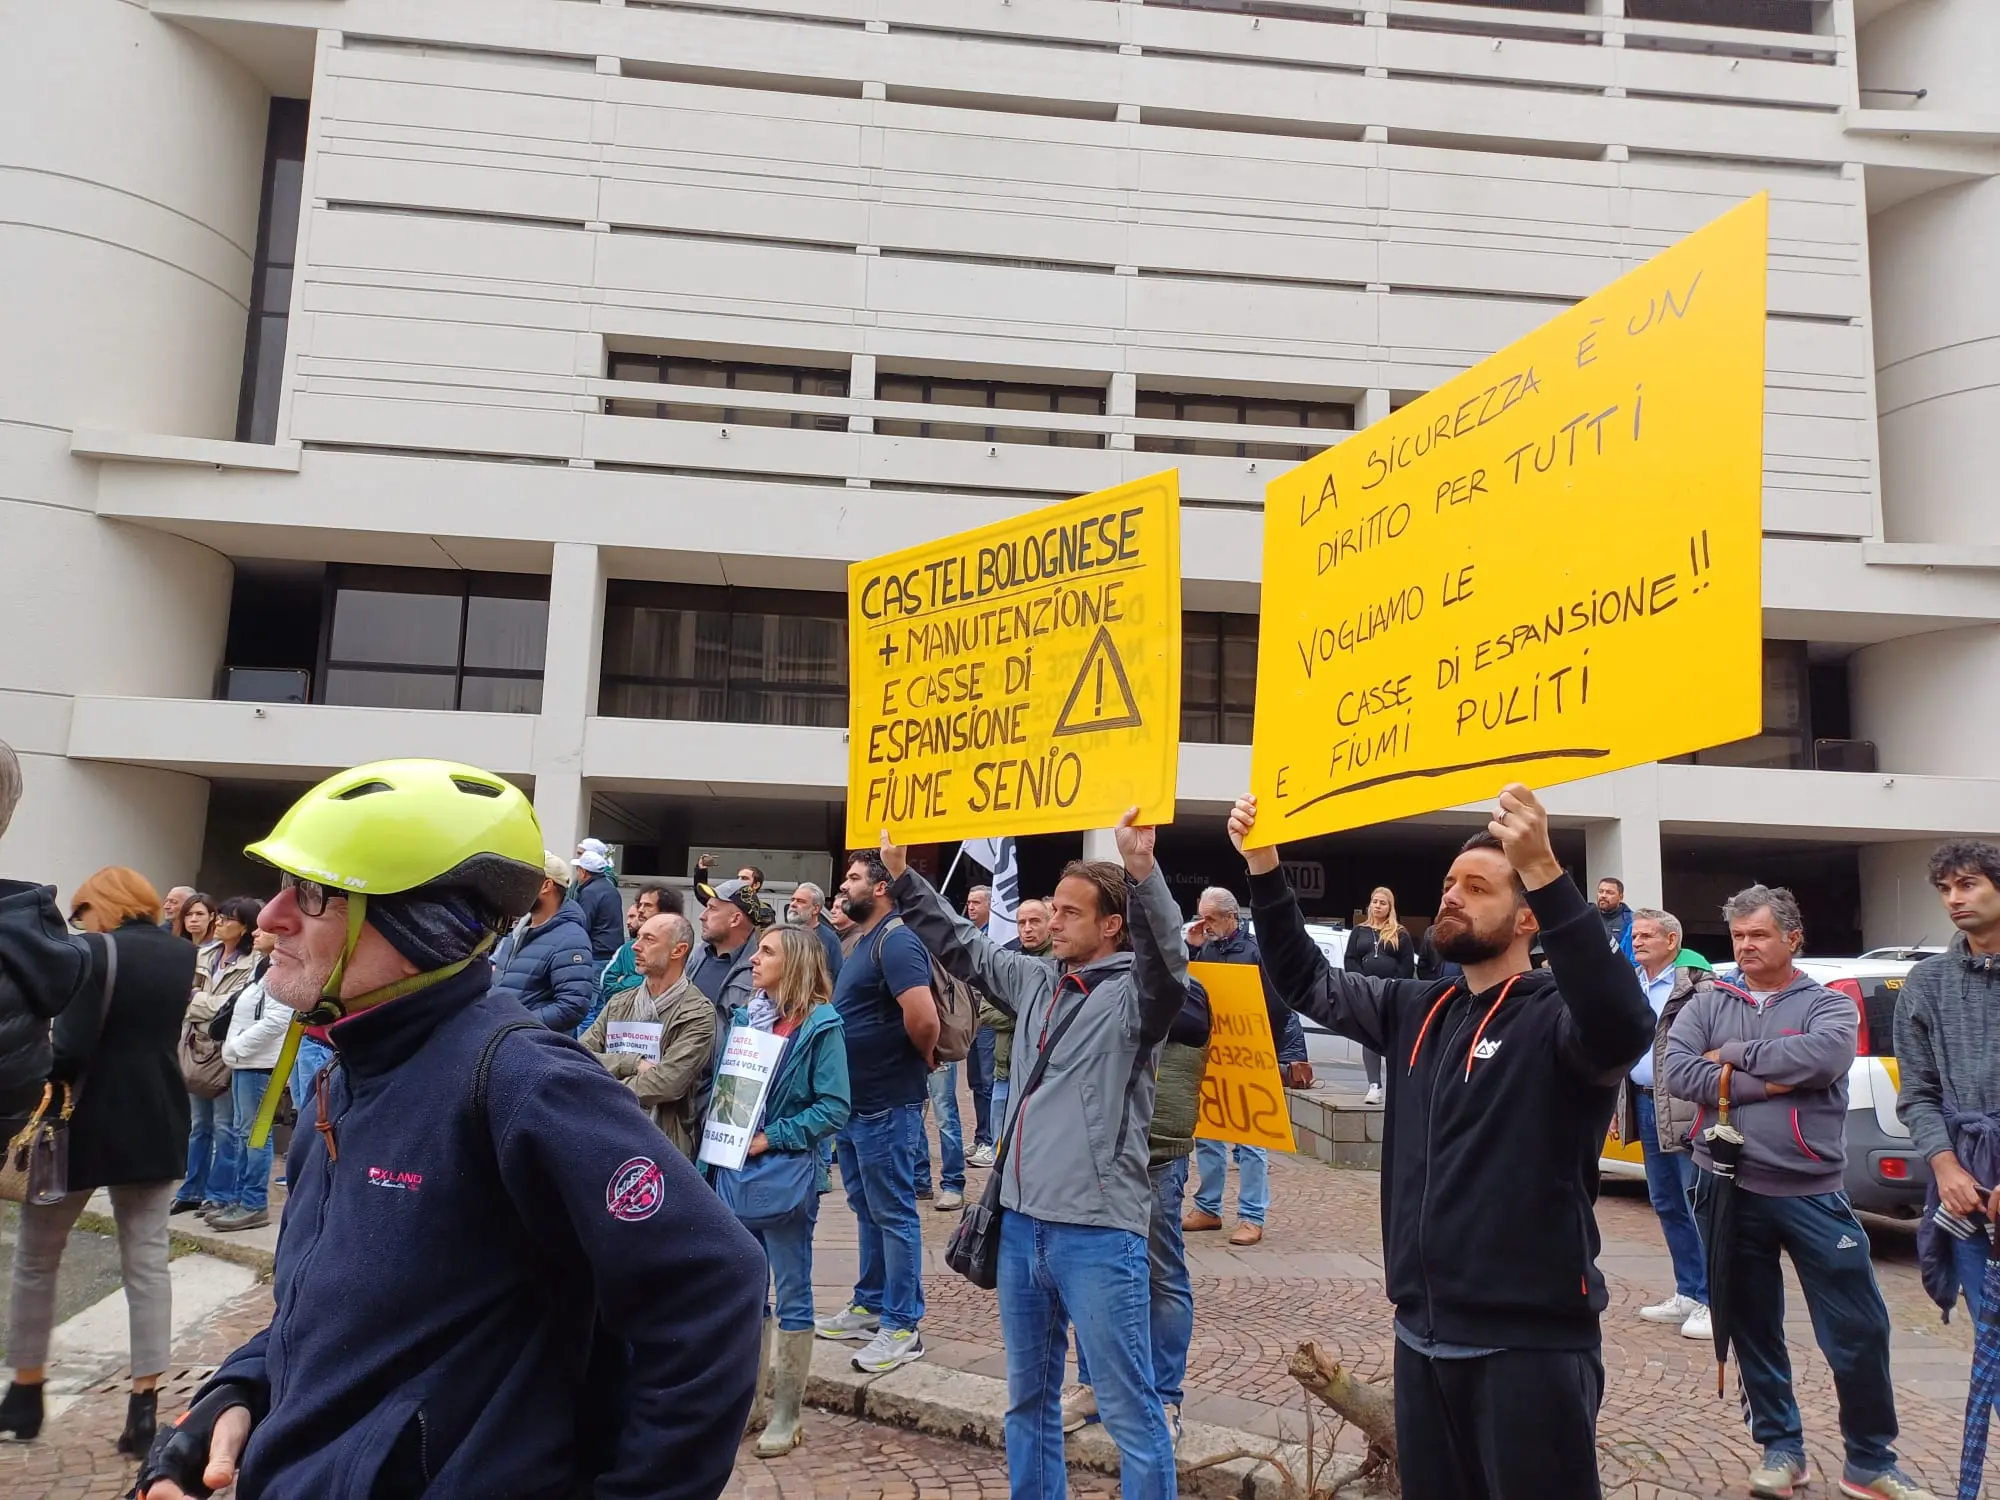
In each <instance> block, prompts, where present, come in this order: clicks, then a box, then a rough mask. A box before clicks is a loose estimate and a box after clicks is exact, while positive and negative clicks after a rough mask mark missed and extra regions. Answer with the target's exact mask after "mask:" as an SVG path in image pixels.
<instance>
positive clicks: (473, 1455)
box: [134, 760, 765, 1500]
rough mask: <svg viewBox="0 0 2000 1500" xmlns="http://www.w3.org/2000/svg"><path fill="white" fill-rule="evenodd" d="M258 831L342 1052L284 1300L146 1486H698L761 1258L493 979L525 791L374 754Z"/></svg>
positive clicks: (313, 1104) (278, 1281)
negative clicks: (266, 832) (372, 760)
mask: <svg viewBox="0 0 2000 1500" xmlns="http://www.w3.org/2000/svg"><path fill="white" fill-rule="evenodd" d="M246 852H247V853H248V854H249V855H250V856H251V857H252V858H253V859H258V860H261V861H263V862H264V863H266V864H269V865H272V866H274V867H276V869H277V870H278V871H279V872H281V874H282V876H283V888H282V889H281V890H280V891H279V893H278V895H277V896H276V897H275V898H274V899H273V900H272V901H271V902H270V903H269V904H268V905H267V906H266V907H265V908H264V910H263V913H262V915H261V916H260V918H259V925H260V926H261V927H262V928H264V929H265V930H267V931H269V932H271V933H272V934H274V935H275V937H276V939H277V945H276V947H275V949H274V950H273V952H272V954H271V965H270V968H269V970H268V971H267V973H266V976H265V986H266V989H267V991H268V992H269V993H270V995H271V996H272V997H273V998H274V999H276V1000H279V1001H281V1002H282V1003H284V1004H286V1005H289V1006H291V1007H292V1008H293V1009H294V1010H295V1011H297V1012H298V1015H299V1017H300V1020H301V1022H302V1024H304V1025H306V1026H309V1027H311V1028H313V1029H314V1030H315V1031H318V1032H319V1033H321V1034H322V1035H324V1036H325V1038H326V1039H327V1041H328V1042H329V1043H330V1044H331V1045H332V1047H333V1051H334V1058H335V1060H334V1061H333V1062H332V1063H331V1064H330V1065H329V1066H328V1067H327V1068H326V1070H325V1071H324V1072H322V1073H321V1074H320V1075H319V1077H318V1078H317V1079H316V1080H315V1082H314V1085H313V1096H314V1097H312V1098H311V1099H309V1101H308V1105H307V1108H306V1109H305V1110H302V1111H301V1120H300V1128H299V1129H298V1131H297V1132H296V1134H295V1135H294V1136H293V1145H292V1150H291V1156H290V1158H289V1161H288V1163H287V1176H288V1178H289V1180H290V1183H291V1195H290V1198H289V1201H288V1202H287V1203H286V1206H285V1228H284V1232H283V1233H282V1234H281V1235H280V1236H279V1240H278V1252H277V1266H276V1271H275V1275H274V1279H273V1293H274V1301H275V1304H276V1305H275V1308H274V1310H273V1315H272V1319H271V1323H270V1325H269V1326H268V1327H267V1328H265V1329H264V1330H263V1331H262V1332H260V1333H258V1334H256V1335H255V1336H253V1337H252V1338H251V1340H250V1341H249V1342H248V1343H247V1344H245V1345H244V1346H243V1347H242V1348H240V1349H238V1350H237V1351H236V1352H235V1353H234V1354H232V1355H230V1356H229V1357H228V1358H227V1359H226V1360H224V1361H223V1363H222V1366H221V1367H220V1368H219V1369H218V1370H217V1371H216V1373H215V1375H214V1377H213V1378H212V1379H210V1380H209V1382H208V1383H207V1384H206V1385H205V1386H204V1387H203V1388H202V1389H201V1391H200V1392H198V1393H197V1395H196V1397H195V1400H194V1404H193V1405H192V1406H191V1407H190V1408H189V1410H188V1412H187V1414H186V1415H185V1416H184V1417H183V1418H182V1419H181V1421H180V1422H179V1423H178V1424H176V1425H175V1426H174V1427H171V1428H167V1429H164V1430H162V1431H161V1433H160V1434H159V1437H158V1438H157V1440H156V1441H155V1442H154V1445H153V1448H152V1451H151V1452H150V1453H149V1454H148V1456H147V1458H146V1461H145V1463H144V1464H143V1465H142V1466H141V1468H140V1472H139V1478H138V1481H137V1485H136V1487H135V1490H134V1494H136V1495H137V1496H139V1497H140V1500H180V1497H182V1496H184V1495H186V1496H206V1495H208V1494H210V1493H211V1492H213V1491H214V1490H218V1489H221V1488H223V1487H224V1486H226V1485H229V1484H232V1483H234V1484H235V1485H236V1486H237V1491H236V1492H237V1493H238V1494H239V1495H243V1496H245V1497H254V1496H277V1495H282V1496H291V1495H334V1494H349V1493H352V1494H369V1495H392V1494H393V1495H417V1494H423V1495H429V1496H434V1497H438V1500H444V1497H450V1496H463V1497H478V1500H528V1497H535V1500H541V1497H555V1496H572V1495H592V1496H596V1497H600V1500H613V1497H632V1500H637V1497H641V1496H644V1497H648V1500H651V1497H674V1500H714V1497H715V1496H716V1495H718V1494H719V1493H720V1492H721V1490H722V1487H723V1485H724V1484H725V1483H726V1482H727V1480H728V1478H729V1472H730V1467H731V1464H732V1462H733V1460H734V1457H735V1452H736V1444H737V1441H738V1439H739V1438H740V1437H741V1435H742V1432H743V1424H744V1420H745V1418H746V1417H747V1416H748V1414H749V1410H750V1399H751V1395H752V1392H753V1389H754V1387H755V1384H756V1371H757V1357H758V1333H757V1330H758V1327H759V1324H760V1321H761V1313H762V1307H763V1301H764V1281H765V1271H764V1261H763V1256H762V1253H761V1252H760V1251H759V1249H758V1248H757V1243H756V1241H755V1240H754V1239H752V1238H751V1237H750V1236H749V1234H748V1233H747V1232H746V1231H744V1230H743V1228H742V1227H741V1226H740V1225H739V1224H738V1222H737V1220H736V1217H735V1215H733V1214H731V1213H730V1212H729V1210H728V1209H726V1208H725V1207H723V1206H722V1203H721V1201H720V1200H719V1199H717V1198H716V1197H715V1195H714V1194H713V1193H711V1192H710V1191H709V1190H708V1189H707V1187H706V1186H704V1185H703V1183H702V1181H701V1179H700V1178H699V1177H698V1176H697V1175H696V1174H695V1171H694V1169H693V1168H692V1167H691V1166H689V1165H688V1163H687V1162H686V1161H685V1160H684V1159H683V1158H682V1157H681V1156H680V1154H679V1153H678V1152H675V1151H672V1150H670V1149H668V1148H667V1144H666V1143H665V1142H664V1141H662V1140H661V1138H660V1134H659V1131H658V1129H657V1128H656V1127H655V1126H654V1124H653V1122H652V1121H651V1120H650V1119H648V1118H647V1117H646V1114H645V1112H644V1111H643V1110H642V1109H641V1108H640V1106H639V1104H638V1102H637V1100H636V1099H635V1098H634V1097H633V1095H632V1093H631V1091H630V1090H628V1089H627V1088H626V1087H625V1086H624V1085H623V1084H622V1083H621V1082H620V1081H619V1080H617V1079H616V1078H613V1077H612V1076H611V1075H610V1074H609V1073H607V1072H606V1071H605V1070H604V1068H603V1067H602V1066H601V1065H600V1064H599V1063H598V1062H597V1060H596V1059H595V1058H594V1057H592V1056H591V1055H590V1054H589V1053H587V1052H585V1051H584V1050H583V1049H582V1048H580V1047H578V1046H577V1045H576V1043H575V1042H574V1041H572V1040H570V1039H569V1038H567V1037H564V1036H560V1035H558V1034H557V1033H555V1032H553V1031H550V1030H548V1029H547V1028H546V1027H544V1026H541V1025H539V1024H537V1023H536V1022H535V1021H534V1020H533V1019H532V1018H531V1017H530V1016H529V1015H528V1013H527V1011H525V1010H524V1009H523V1008H522V1006H521V1004H520V1002H519V1001H517V1000H516V999H514V998H513V997H512V996H511V995H508V994H505V993H503V992H497V991H494V990H493V989H492V979H493V970H492V966H491V965H490V964H489V963H488V962H487V960H486V953H487V951H488V950H489V949H490V948H491V946H492V944H493V941H494V938H495V937H496V935H497V934H498V933H499V932H501V931H504V930H505V929H506V927H507V926H508V925H509V924H510V923H511V922H513V921H514V920H515V919H516V918H518V917H519V916H520V915H521V914H522V913H523V912H525V911H526V910H527V909H528V907H529V905H530V904H531V903H532V902H533V900H534V898H535V893H536V891H537V890H538V889H539V888H540V886H541V884H542V880H543V858H544V856H543V850H542V836H541V830H540V828H539V826H538V825H537V824H536V821H535V815H534V812H533V810H532V809H531V808H530V807H529V805H528V802H527V799H526V798H525V797H523V796H522V795H521V793H520V792H519V791H518V790H517V789H515V788H514V787H513V786H511V785H509V784H508V783H507V782H505V781H502V780H501V779H500V778H499V777H497V776H494V775H491V774H490V773H488V772H485V771H480V770H476V769H474V768H473V767H470V766H460V765H452V764H448V763H445V762H441V761H407V760H406V761H382V762H378V763H376V764H374V765H368V766H360V767H357V768H355V769H354V770H351V771H346V772H343V773H341V774H340V775H338V776H334V777H332V778H330V779H329V780H328V781H326V782H324V783H322V784H321V785H320V786H318V787H316V788H314V789H313V790H312V791H310V792H308V793H307V794H306V795H305V797H304V798H302V799H301V800H300V801H299V802H298V803H297V804H296V805H295V806H293V808H292V809H291V810H290V811H289V812H287V813H286V814H285V816H284V817H283V818H282V819H280V820H279V823H278V826H277V827H276V829H274V830H273V831H272V833H271V835H270V837H268V838H266V839H263V840H261V841H260V842H258V843H255V844H252V845H251V846H250V848H249V849H248V850H247V851H246ZM297 1036H298V1031H297V1030H296V1028H295V1029H294V1031H293V1033H292V1034H291V1037H290V1039H289V1040H288V1042H287V1046H286V1050H285V1052H284V1054H283V1056H282V1057H281V1059H280V1061H279V1064H278V1067H277V1069H276V1071H275V1073H274V1075H273V1087H274V1089H275V1088H279V1087H282V1085H283V1080H284V1077H285V1075H286V1072H287V1071H288V1069H289V1067H290V1064H291V1056H292V1051H293V1050H294V1049H295V1047H296V1042H297ZM274 1099H275V1095H273V1096H272V1097H267V1098H266V1100H265V1104H264V1110H263V1113H262V1115H261V1116H260V1119H259V1127H258V1128H259V1130H260V1131H261V1130H263V1129H268V1127H269V1124H270V1120H269V1115H270V1112H271V1110H272V1108H273V1104H274Z"/></svg>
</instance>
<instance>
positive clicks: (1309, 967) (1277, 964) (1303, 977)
mask: <svg viewBox="0 0 2000 1500" xmlns="http://www.w3.org/2000/svg"><path fill="white" fill-rule="evenodd" d="M1256 823H1257V799H1256V798H1255V797H1250V796H1244V797H1239V798H1237V799H1236V806H1235V808H1234V809H1233V810H1232V811H1231V812H1230V814H1229V840H1230V842H1231V843H1233V844H1235V845H1236V848H1237V850H1238V851H1239V852H1240V853H1241V854H1242V855H1243V863H1244V864H1245V865H1246V866H1247V867H1248V868H1249V871H1250V910H1251V912H1252V913H1253V914H1254V915H1255V917H1256V919H1257V949H1258V952H1259V953H1260V954H1261V955H1262V957H1263V960H1264V963H1263V968H1264V973H1265V976H1266V978H1267V980H1268V983H1267V985H1266V987H1265V991H1264V994H1265V1003H1266V1007H1267V1008H1268V1009H1269V1010H1270V1013H1271V1038H1272V1040H1273V1041H1276V1040H1277V1039H1278V1038H1279V1037H1282V1036H1283V1035H1284V1034H1285V1020H1286V1015H1285V1010H1284V1009H1281V1008H1280V1006H1279V1004H1278V1003H1274V1002H1281V1003H1282V1005H1283V1006H1284V1007H1287V1008H1289V1009H1290V1010H1295V1011H1298V1012H1300V1013H1302V1014H1304V1015H1308V1016H1311V1017H1312V1018H1313V1019H1314V1020H1315V1021H1317V1022H1319V1024H1320V1025H1322V1026H1324V1027H1325V1028H1326V1029H1327V1030H1328V1031H1331V1032H1332V1033H1334V1035H1336V1036H1344V1037H1347V1038H1348V1039H1349V1040H1351V1041H1356V1042H1359V1043H1361V1045H1362V1046H1364V1047H1367V1048H1368V1049H1369V1050H1370V1051H1373V1052H1388V1051H1391V1050H1392V1049H1391V1047H1390V1046H1389V1039H1390V1037H1391V1035H1392V1034H1393V1032H1394V1029H1395V1028H1394V1024H1393V1021H1394V1004H1395V1002H1394V997H1393V996H1392V995H1391V993H1390V986H1389V985H1388V984H1387V983H1385V982H1384V981H1382V980H1380V979H1370V978H1368V977H1367V976H1366V975H1364V974H1349V973H1346V972H1344V971H1342V970H1339V969H1336V968H1334V967H1333V965H1331V964H1329V963H1328V962H1327V961H1326V955H1325V954H1323V953H1321V952H1320V951H1319V945H1318V944H1317V943H1315V942H1314V941H1313V940H1312V938H1311V937H1310V936H1309V935H1308V934H1307V932H1306V919H1305V917H1304V915H1303V914H1302V913H1301V912H1300V911H1299V901H1298V897H1296V896H1294V895H1293V894H1292V888H1291V886H1290V885H1288V884H1286V882H1285V876H1284V872H1283V871H1282V870H1280V869H1279V868H1278V850H1277V846H1276V845H1271V846H1270V847H1268V848H1264V849H1245V848H1244V847H1243V842H1244V840H1245V839H1247V838H1249V836H1250V831H1251V829H1252V828H1254V827H1255V826H1256Z"/></svg>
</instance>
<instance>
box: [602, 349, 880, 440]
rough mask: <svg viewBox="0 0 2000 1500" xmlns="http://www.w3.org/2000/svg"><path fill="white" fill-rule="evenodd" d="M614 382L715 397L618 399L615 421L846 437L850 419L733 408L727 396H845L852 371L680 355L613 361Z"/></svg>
mask: <svg viewBox="0 0 2000 1500" xmlns="http://www.w3.org/2000/svg"><path fill="white" fill-rule="evenodd" d="M610 370H611V378H612V379H613V380H642V381H645V382H646V383H647V384H648V385H699V386H707V387H709V388H711V389H713V390H714V391H716V392H717V393H718V394H717V397H716V404H715V405H713V406H709V405H705V404H704V405H693V404H690V403H687V402H681V401H629V400H626V399H625V398H623V397H613V398H612V399H610V400H607V401H606V402H605V403H604V409H605V410H606V411H607V412H609V413H610V414H611V415H612V416H614V417H662V418H665V419H666V420H667V421H670V422H714V423H717V424H720V425H722V426H734V427H810V428H813V429H815V430H817V431H819V432H845V431H847V418H846V417H844V416H831V415H826V414H822V413H817V412H796V411H766V410H763V409H761V408H757V407H749V406H731V405H729V404H728V403H727V402H726V401H725V400H724V399H723V398H722V396H721V394H720V393H721V392H724V391H772V392H775V393H777V394H778V395H782V396H845V395H846V394H847V371H845V370H812V369H798V368H794V367H793V366H790V365H757V364H749V363H745V362H743V361H740V360H716V359H687V358H683V357H682V356H680V355H678V354H626V353H622V352H620V351H618V350H613V351H612V353H611V355H610Z"/></svg>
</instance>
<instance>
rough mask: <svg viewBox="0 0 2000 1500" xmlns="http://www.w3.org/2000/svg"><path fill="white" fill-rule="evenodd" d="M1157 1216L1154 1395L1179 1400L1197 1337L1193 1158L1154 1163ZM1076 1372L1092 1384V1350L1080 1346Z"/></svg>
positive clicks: (1152, 1301)
mask: <svg viewBox="0 0 2000 1500" xmlns="http://www.w3.org/2000/svg"><path fill="white" fill-rule="evenodd" d="M1148 1175H1150V1176H1151V1178H1152V1179H1153V1221H1152V1224H1151V1226H1150V1227H1149V1230H1148V1233H1147V1235H1146V1300H1147V1305H1148V1310H1149V1313H1150V1316H1149V1318H1148V1320H1147V1321H1148V1322H1149V1323H1150V1324H1151V1325H1152V1334H1153V1395H1154V1396H1155V1397H1156V1398H1157V1399H1158V1400H1159V1402H1160V1404H1161V1405H1162V1406H1179V1405H1180V1404H1181V1397H1182V1394H1183V1392H1182V1387H1183V1386H1184V1385H1185V1384H1186V1383H1187V1362H1188V1345H1190V1344H1192V1343H1193V1342H1194V1283H1193V1282H1192V1281H1190V1280H1189V1279H1188V1268H1187V1244H1186V1241H1185V1240H1184V1239H1183V1238H1182V1236H1181V1204H1182V1202H1183V1200H1184V1199H1185V1198H1186V1196H1187V1176H1188V1159H1187V1158H1186V1157H1185V1156H1182V1157H1178V1158H1176V1159H1175V1160H1173V1161H1170V1162H1168V1163H1167V1164H1166V1165H1165V1166H1160V1167H1154V1168H1152V1170H1151V1172H1150V1173H1149V1174H1148ZM1076 1378H1077V1381H1078V1383H1079V1384H1082V1385H1089V1384H1090V1356H1089V1355H1087V1354H1085V1353H1084V1352H1083V1344H1082V1343H1081V1342H1080V1341H1079V1342H1078V1344H1077V1346H1076Z"/></svg>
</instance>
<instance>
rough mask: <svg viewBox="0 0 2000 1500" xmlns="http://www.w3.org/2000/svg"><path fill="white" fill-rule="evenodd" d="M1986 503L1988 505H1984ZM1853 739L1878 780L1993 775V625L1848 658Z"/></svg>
mask: <svg viewBox="0 0 2000 1500" xmlns="http://www.w3.org/2000/svg"><path fill="white" fill-rule="evenodd" d="M1989 504H1990V501H1989ZM1849 680H1850V681H1851V682H1852V684H1853V689H1854V732H1855V733H1856V734H1857V735H1858V736H1860V737H1861V738H1862V739H1864V740H1873V741H1874V742H1875V760H1876V765H1877V766H1878V767H1879V768H1880V769H1881V771H1882V773H1883V774H1884V775H1895V774H1912V775H1924V776H1973V777H1986V776H1991V775H1992V774H1993V746H1994V744H1995V743H2000V698H1996V697H1995V695H1994V691H1993V687H1994V684H1995V683H2000V625H1974V626H1970V627H1968V628H1966V629H1963V630H1937V631H1931V632H1930V633H1928V634H1925V635H1911V636H1904V637H1903V638H1902V639H1900V640H1894V641H1884V642H1883V643H1882V644H1881V645H1879V646H1869V647H1866V648H1864V649H1863V650H1860V651H1857V652H1855V653H1854V659H1853V664H1852V667H1851V669H1850V672H1849Z"/></svg>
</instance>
